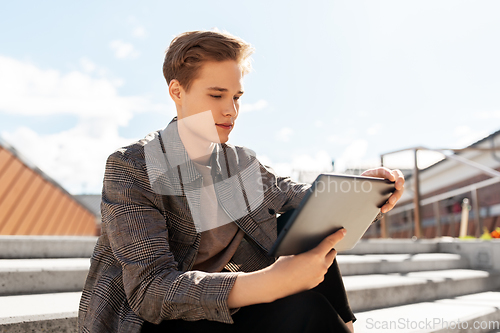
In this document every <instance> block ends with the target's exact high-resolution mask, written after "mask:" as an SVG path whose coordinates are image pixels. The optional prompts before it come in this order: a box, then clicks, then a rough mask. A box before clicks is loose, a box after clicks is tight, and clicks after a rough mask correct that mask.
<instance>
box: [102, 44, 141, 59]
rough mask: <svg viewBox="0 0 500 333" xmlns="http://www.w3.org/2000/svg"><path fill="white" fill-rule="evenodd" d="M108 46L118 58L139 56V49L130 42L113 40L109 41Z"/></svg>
mask: <svg viewBox="0 0 500 333" xmlns="http://www.w3.org/2000/svg"><path fill="white" fill-rule="evenodd" d="M109 47H110V48H111V49H112V50H113V51H115V57H117V58H118V59H133V58H137V57H138V56H139V51H137V50H136V49H135V48H134V45H132V44H131V43H127V42H124V41H122V40H118V39H117V40H114V41H112V42H111V43H109Z"/></svg>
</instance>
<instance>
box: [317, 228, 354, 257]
mask: <svg viewBox="0 0 500 333" xmlns="http://www.w3.org/2000/svg"><path fill="white" fill-rule="evenodd" d="M345 234H346V230H345V229H344V228H342V229H340V230H337V231H336V232H334V233H333V234H331V235H330V236H328V237H326V238H325V239H323V240H322V241H321V243H319V244H318V246H316V247H315V248H314V249H312V250H311V251H315V252H317V253H319V254H323V255H325V256H326V255H327V254H328V253H329V252H330V251H331V250H332V249H333V248H334V247H335V245H337V243H338V242H340V241H341V240H342V238H344V236H345Z"/></svg>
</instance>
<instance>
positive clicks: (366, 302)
mask: <svg viewBox="0 0 500 333" xmlns="http://www.w3.org/2000/svg"><path fill="white" fill-rule="evenodd" d="M344 285H345V288H346V290H347V295H348V298H349V303H350V305H351V308H352V309H353V311H366V310H371V309H379V308H385V307H392V306H396V305H403V304H409V303H417V302H424V301H430V300H436V299H440V298H447V297H455V296H460V295H465V294H472V293H479V292H485V291H489V290H496V289H498V288H500V273H495V272H488V271H479V270H467V269H453V270H443V271H429V272H412V273H406V274H387V275H377V274H373V275H353V276H346V277H344Z"/></svg>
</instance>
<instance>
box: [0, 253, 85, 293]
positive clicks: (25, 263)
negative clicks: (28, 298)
mask: <svg viewBox="0 0 500 333" xmlns="http://www.w3.org/2000/svg"><path fill="white" fill-rule="evenodd" d="M89 266H90V259H88V258H74V259H3V260H0V295H19V294H38V293H53V292H68V291H81V290H82V289H83V285H84V283H85V279H86V277H87V274H88V270H89Z"/></svg>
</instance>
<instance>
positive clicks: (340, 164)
mask: <svg viewBox="0 0 500 333" xmlns="http://www.w3.org/2000/svg"><path fill="white" fill-rule="evenodd" d="M367 151H368V141H366V140H362V139H358V140H355V141H353V142H352V143H351V144H350V145H348V146H347V147H346V148H345V149H344V152H343V153H342V154H341V155H340V157H339V158H337V159H335V171H336V172H343V171H344V170H345V169H348V168H350V169H353V168H365V164H366V162H365V161H363V158H364V157H365V155H366V153H367Z"/></svg>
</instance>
